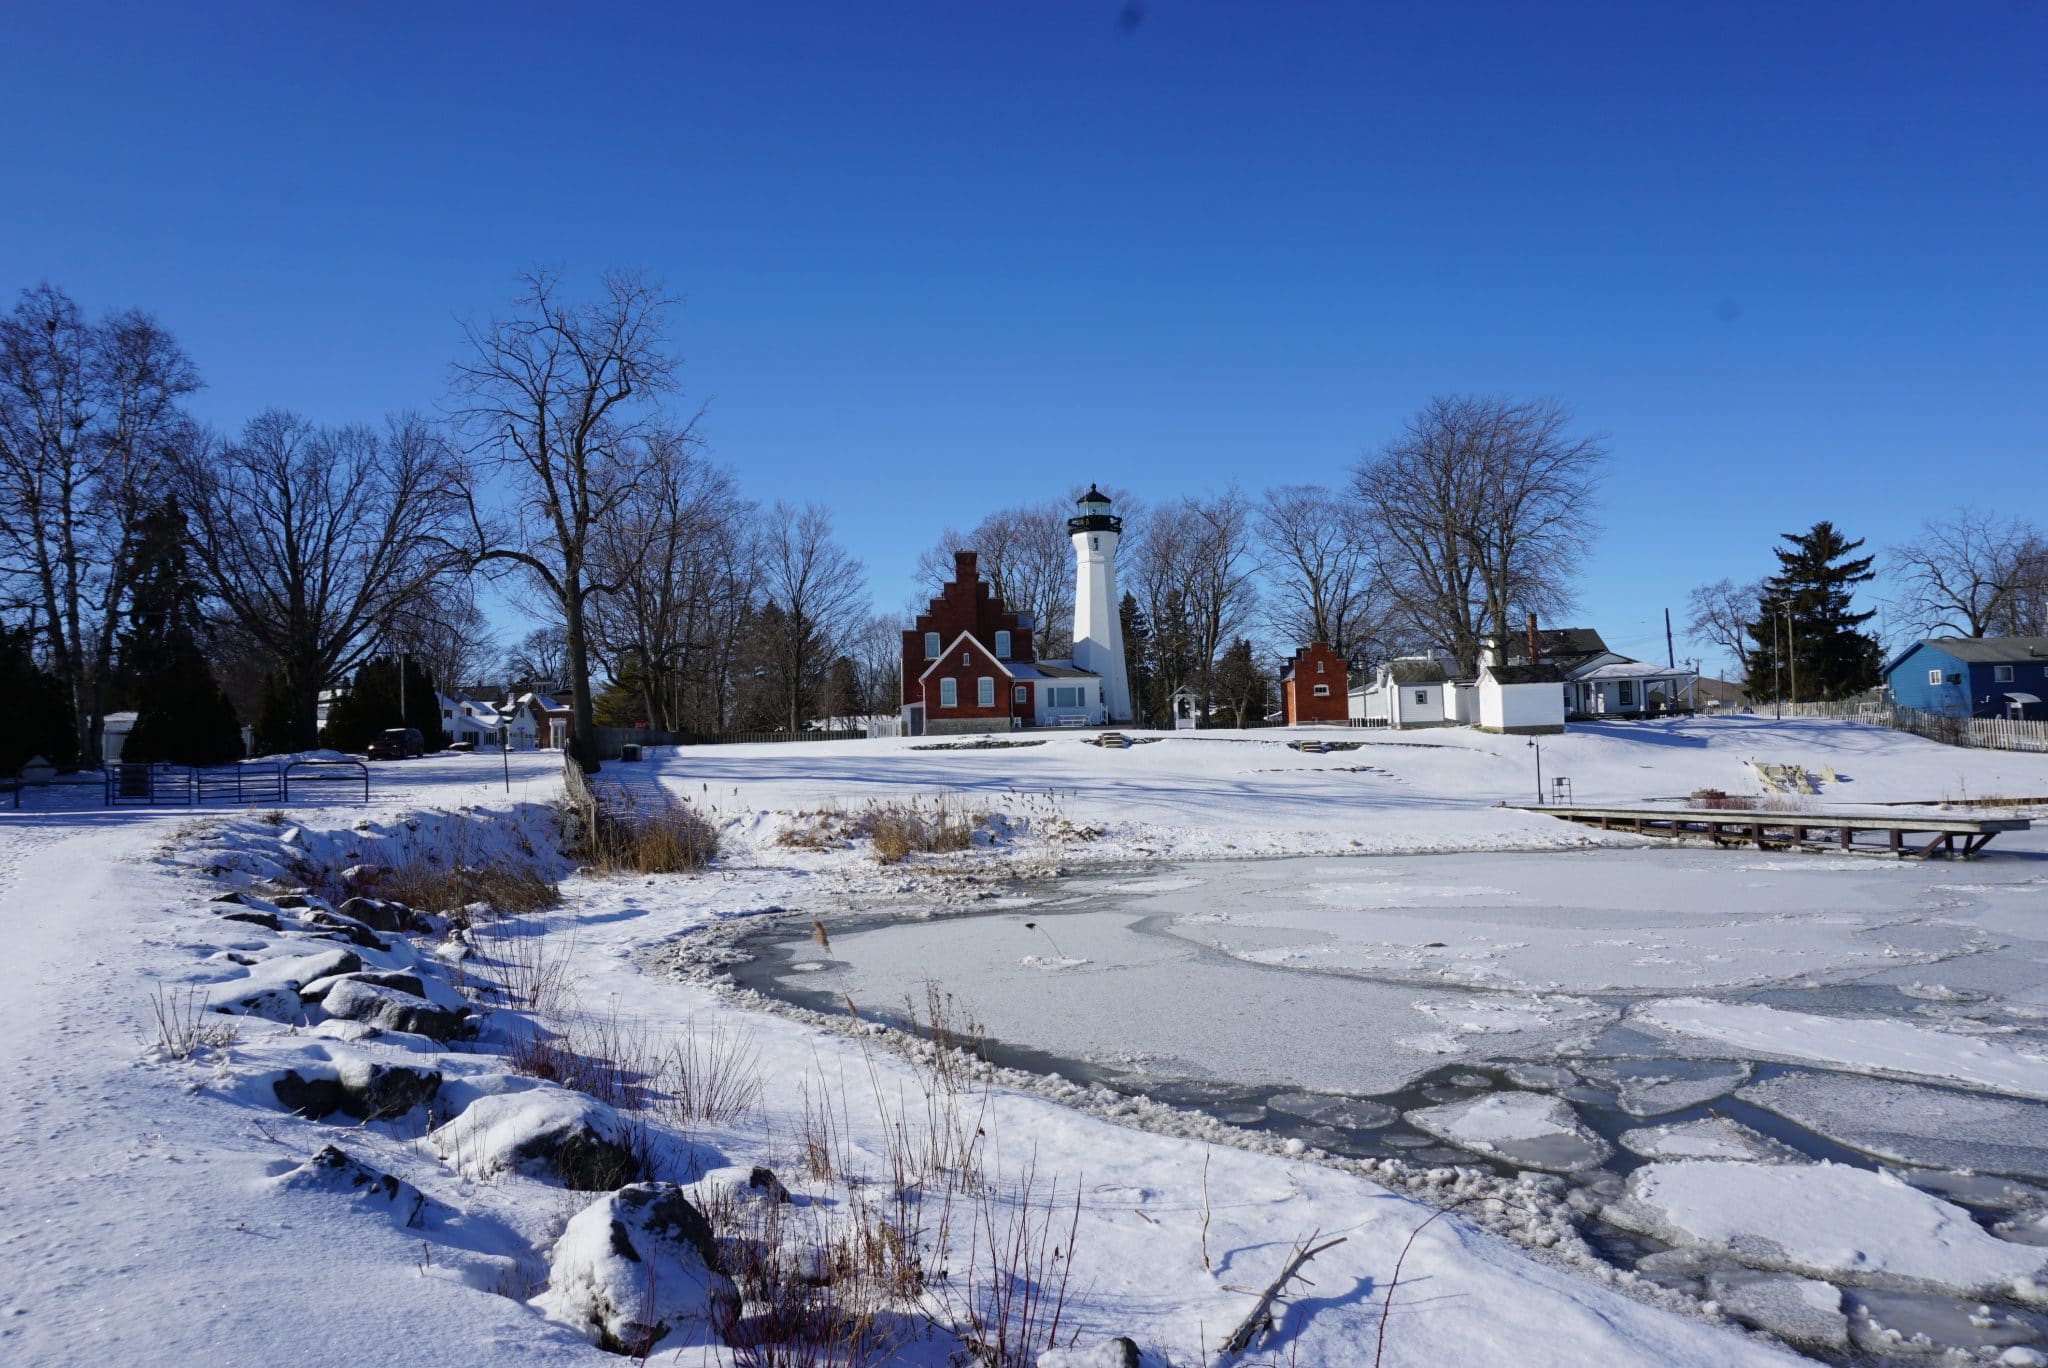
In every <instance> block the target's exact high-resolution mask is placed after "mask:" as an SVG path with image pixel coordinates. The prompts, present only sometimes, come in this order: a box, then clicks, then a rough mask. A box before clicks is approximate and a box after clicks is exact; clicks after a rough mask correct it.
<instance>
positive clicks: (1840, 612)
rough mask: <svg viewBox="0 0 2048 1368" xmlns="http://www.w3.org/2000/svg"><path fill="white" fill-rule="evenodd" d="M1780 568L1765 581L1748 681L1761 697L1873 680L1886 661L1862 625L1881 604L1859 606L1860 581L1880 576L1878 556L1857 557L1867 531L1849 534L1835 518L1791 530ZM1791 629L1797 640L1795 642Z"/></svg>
mask: <svg viewBox="0 0 2048 1368" xmlns="http://www.w3.org/2000/svg"><path fill="white" fill-rule="evenodd" d="M1783 539H1784V541H1785V542H1786V543H1787V545H1785V546H1780V547H1774V548H1772V549H1773V552H1774V553H1775V554H1776V556H1777V557H1778V573H1777V574H1775V575H1773V576H1772V577H1771V578H1769V579H1767V580H1765V581H1764V586H1763V592H1762V594H1761V596H1760V598H1759V602H1758V604H1757V616H1756V618H1755V620H1754V621H1752V622H1751V623H1750V624H1749V627H1748V631H1749V636H1750V639H1751V640H1752V641H1753V642H1755V643H1756V647H1755V649H1754V650H1753V651H1752V652H1751V655H1750V667H1749V679H1748V687H1749V693H1750V697H1752V698H1758V699H1777V698H1780V697H1783V698H1788V699H1790V700H1792V701H1794V702H1798V701H1800V700H1802V699H1836V698H1846V697H1848V696H1849V695H1851V694H1854V693H1860V692H1861V691H1863V690H1864V689H1868V688H1871V687H1873V686H1874V685H1876V684H1877V682H1878V677H1879V671H1880V669H1881V668H1882V666H1883V664H1884V659H1883V653H1882V650H1881V648H1880V647H1879V646H1878V643H1877V639H1876V638H1875V637H1873V636H1871V635H1870V634H1869V633H1868V632H1865V631H1863V630H1861V629H1862V627H1863V624H1864V623H1866V622H1868V621H1870V619H1871V618H1873V617H1875V616H1876V613H1875V612H1867V613H1858V612H1854V611H1852V594H1853V591H1854V586H1856V585H1859V584H1867V583H1869V582H1870V581H1871V580H1873V579H1875V578H1876V577H1877V576H1876V572H1875V571H1873V570H1872V569H1871V562H1872V560H1873V559H1874V558H1873V557H1870V556H1860V557H1852V556H1851V553H1852V552H1854V551H1856V550H1857V549H1859V548H1860V547H1861V546H1862V545H1863V539H1862V538H1860V537H1859V538H1857V539H1856V540H1855V541H1849V540H1846V539H1845V538H1844V537H1843V536H1842V534H1841V532H1840V531H1838V530H1837V529H1836V527H1835V525H1834V524H1833V523H1831V522H1825V521H1823V522H1817V523H1815V524H1814V525H1813V526H1812V528H1810V529H1809V530H1807V531H1805V532H1796V533H1795V532H1787V533H1785V534H1783ZM1788 634H1789V643H1790V644H1789V646H1788V645H1787V642H1788Z"/></svg>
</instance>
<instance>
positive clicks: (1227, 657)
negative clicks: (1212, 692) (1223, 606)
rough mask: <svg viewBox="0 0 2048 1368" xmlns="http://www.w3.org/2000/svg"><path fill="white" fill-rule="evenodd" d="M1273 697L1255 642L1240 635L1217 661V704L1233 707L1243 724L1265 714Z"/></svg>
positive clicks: (1239, 723)
mask: <svg viewBox="0 0 2048 1368" xmlns="http://www.w3.org/2000/svg"><path fill="white" fill-rule="evenodd" d="M1271 701H1272V700H1271V694H1270V692H1269V690H1268V689H1267V686H1266V672H1265V671H1264V670H1261V669H1260V668H1259V662H1258V658H1257V657H1256V656H1254V655H1253V654H1252V644H1251V642H1249V641H1247V640H1245V639H1244V638H1243V637H1239V638H1238V639H1237V640H1236V641H1233V642H1231V643H1230V648H1229V649H1228V650H1226V651H1224V653H1223V656H1222V658H1221V659H1220V660H1219V661H1218V662H1217V665H1216V703H1217V706H1219V707H1224V708H1228V709H1230V711H1231V714H1232V715H1233V716H1234V717H1235V718H1236V719H1237V725H1238V726H1240V727H1242V726H1243V725H1244V724H1245V723H1246V722H1247V721H1249V720H1253V719H1257V718H1263V717H1264V716H1265V715H1266V709H1267V705H1268V704H1269V703H1270V702H1271Z"/></svg>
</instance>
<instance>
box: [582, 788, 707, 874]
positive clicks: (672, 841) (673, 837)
mask: <svg viewBox="0 0 2048 1368" xmlns="http://www.w3.org/2000/svg"><path fill="white" fill-rule="evenodd" d="M585 854H586V855H587V856H588V857H589V859H590V863H591V866H592V867H593V868H595V869H597V870H599V871H600V872H602V873H606V874H681V873H685V872H687V871H689V870H693V869H702V868H703V867H704V866H705V865H708V864H710V863H711V862H712V861H713V860H715V859H717V858H718V830H717V828H715V827H713V826H712V825H711V823H709V822H707V821H705V820H704V819H703V818H702V817H701V816H699V815H698V813H697V810H696V809H695V808H693V807H691V806H690V804H689V803H687V802H678V803H675V804H674V805H672V806H670V807H666V808H662V809H658V810H654V811H645V812H639V813H636V814H635V815H634V816H633V817H632V819H631V820H614V819H606V820H604V821H602V822H601V823H600V824H599V829H598V831H597V833H596V834H595V836H594V837H593V839H592V841H591V842H590V849H588V850H587V851H585Z"/></svg>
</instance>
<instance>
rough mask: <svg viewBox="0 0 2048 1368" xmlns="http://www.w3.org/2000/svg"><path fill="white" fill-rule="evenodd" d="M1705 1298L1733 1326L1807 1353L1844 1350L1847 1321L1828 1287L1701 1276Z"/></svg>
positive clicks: (1735, 1273)
mask: <svg viewBox="0 0 2048 1368" xmlns="http://www.w3.org/2000/svg"><path fill="white" fill-rule="evenodd" d="M1707 1295H1709V1296H1710V1297H1712V1298H1713V1299H1714V1300H1715V1301H1717V1302H1719V1303H1720V1304H1721V1309H1722V1310H1724V1311H1726V1312H1728V1313H1729V1314H1730V1315H1732V1316H1734V1317H1735V1318H1736V1319H1737V1320H1739V1321H1742V1322H1744V1323H1746V1324H1749V1325H1753V1326H1755V1327H1756V1328H1757V1329H1759V1330H1768V1331H1770V1332H1771V1333H1772V1334H1774V1335H1776V1336H1778V1337H1779V1338H1780V1339H1785V1340H1790V1341H1791V1342H1792V1343H1794V1344H1797V1345H1802V1346H1804V1347H1806V1348H1810V1349H1846V1348H1848V1347H1849V1318H1848V1317H1847V1316H1845V1315H1844V1314H1843V1313H1842V1294H1841V1291H1840V1290H1839V1289H1837V1288H1836V1287H1835V1286H1834V1284H1832V1283H1825V1282H1821V1281H1820V1280H1818V1279H1816V1278H1795V1277H1789V1276H1787V1275H1784V1274H1779V1273H1751V1272H1748V1271H1746V1270H1732V1271H1726V1272H1716V1273H1711V1274H1709V1275H1708V1276H1707Z"/></svg>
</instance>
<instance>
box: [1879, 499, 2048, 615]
mask: <svg viewBox="0 0 2048 1368" xmlns="http://www.w3.org/2000/svg"><path fill="white" fill-rule="evenodd" d="M2040 543H2041V534H2040V532H2039V531H2038V530H2037V529H2036V528H2034V527H2032V526H2031V525H2029V524H2027V523H2024V522H2022V521H2020V520H2019V519H2017V518H2001V517H1999V516H1997V515H1996V514H1991V513H1980V512H1978V511H1977V510H1975V509H1970V508H1959V509H1957V510H1956V511H1955V512H1954V513H1952V514H1950V515H1949V516H1948V517H1946V518H1941V519H1930V520H1928V521H1927V522H1925V523H1922V524H1921V526H1920V534H1919V535H1918V536H1917V537H1915V538H1913V540H1911V541H1909V542H1906V543H1905V544H1904V545H1902V546H1897V547H1894V548H1892V553H1891V558H1892V562H1893V565H1892V579H1893V581H1894V583H1895V584H1896V586H1897V589H1898V595H1899V596H1898V600H1897V602H1898V606H1899V610H1900V613H1901V615H1902V616H1903V617H1904V618H1905V619H1906V625H1908V626H1909V627H1910V628H1911V629H1912V630H1914V631H1917V632H1924V633H1928V634H1932V633H1935V632H1941V631H1947V632H1954V633H1956V634H1957V635H1959V636H1966V637H1981V636H1985V635H1987V634H1988V633H1990V632H1991V631H1992V630H1993V629H1995V628H1997V627H2000V626H2001V625H2003V624H2005V623H2008V622H2011V621H2012V620H2013V619H2014V617H2015V613H2014V609H2015V607H2016V601H2017V600H2018V599H2020V598H2022V597H2025V596H2027V593H2028V590H2029V588H2030V587H2031V582H2032V581H2034V580H2036V579H2038V577H2039V573H2040V565H2041V557H2040V554H2039V547H2040Z"/></svg>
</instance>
